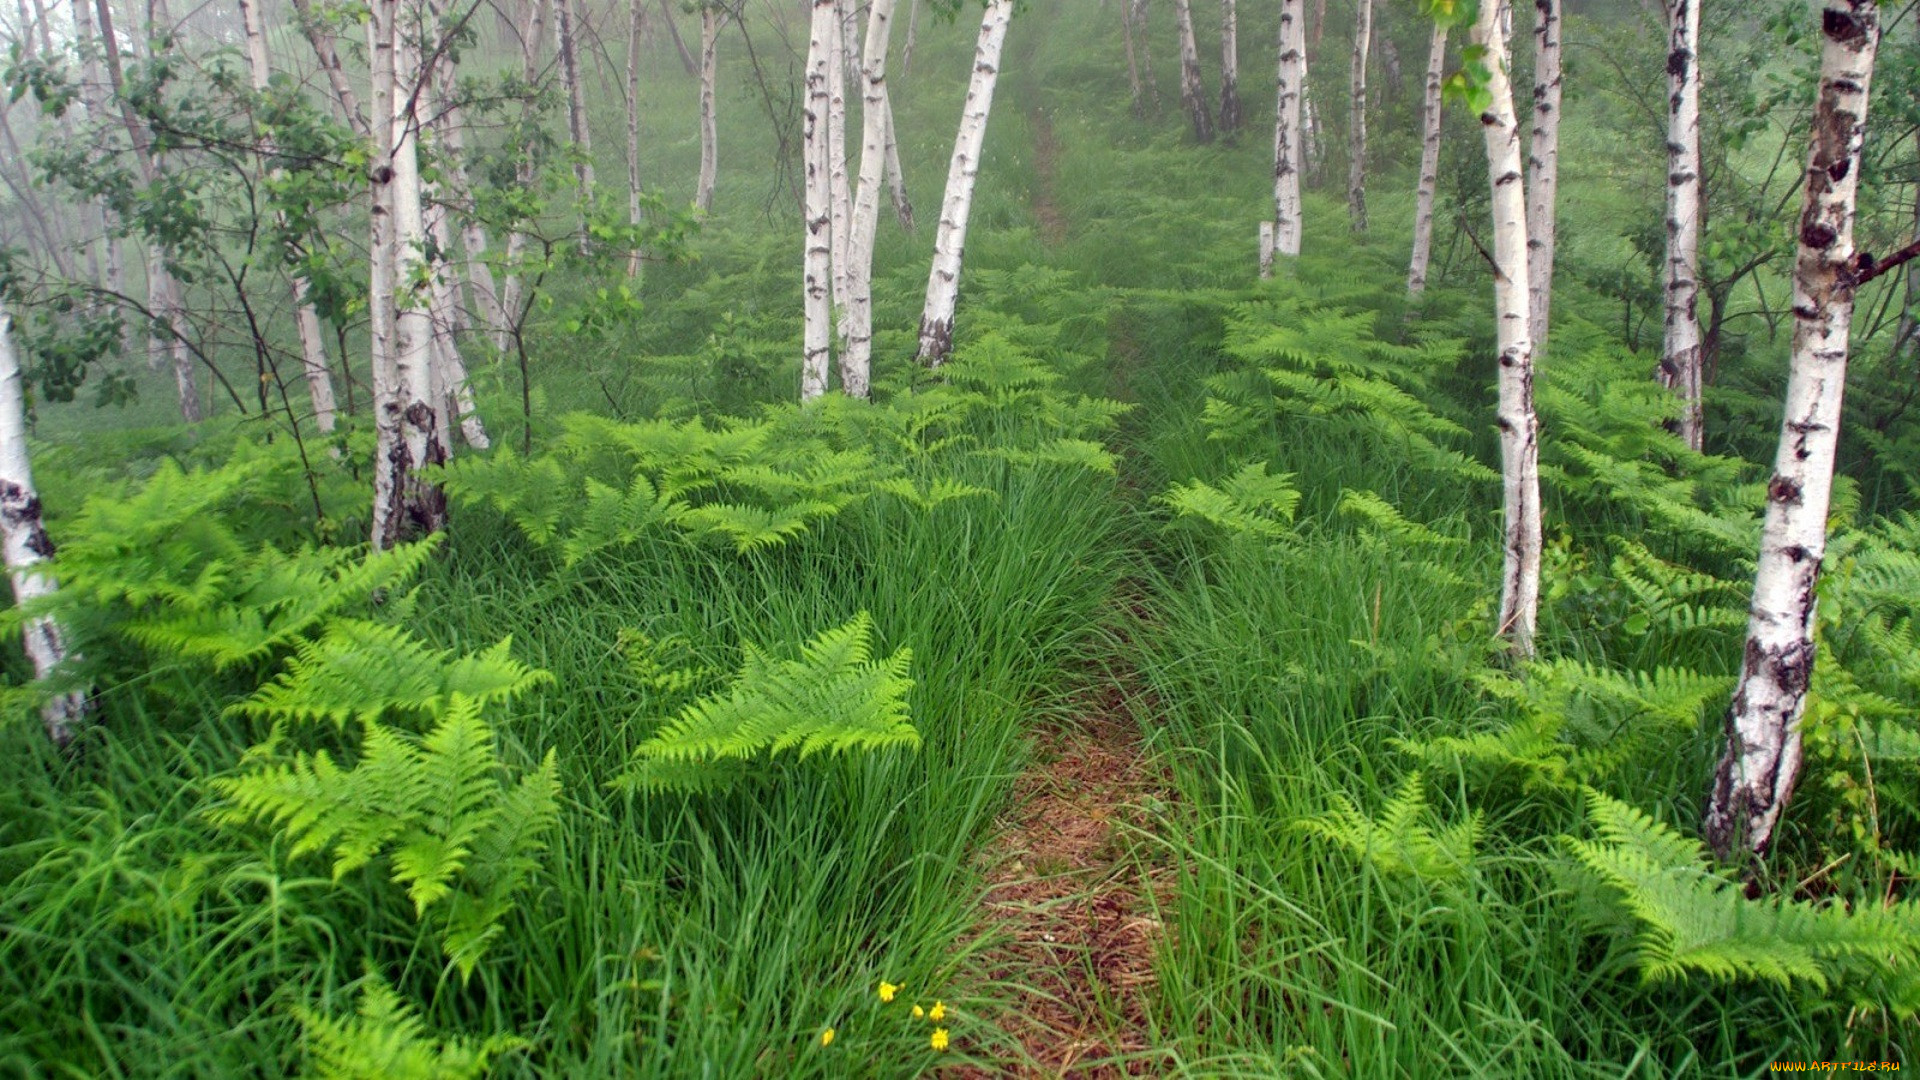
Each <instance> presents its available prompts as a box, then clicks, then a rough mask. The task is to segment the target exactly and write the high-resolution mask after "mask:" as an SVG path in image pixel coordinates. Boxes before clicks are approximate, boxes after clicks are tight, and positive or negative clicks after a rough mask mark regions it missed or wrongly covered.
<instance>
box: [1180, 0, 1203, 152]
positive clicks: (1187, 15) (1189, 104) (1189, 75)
mask: <svg viewBox="0 0 1920 1080" xmlns="http://www.w3.org/2000/svg"><path fill="white" fill-rule="evenodd" d="M1173 15H1174V22H1175V23H1176V24H1177V25H1178V27H1179V29H1180V107H1181V108H1183V109H1185V110H1187V116H1188V117H1189V118H1190V119H1191V120H1192V121H1193V137H1194V138H1195V139H1198V140H1199V141H1201V142H1203V143H1210V142H1212V141H1213V110H1212V109H1211V108H1209V107H1208V106H1207V88H1206V87H1205V86H1203V85H1201V83H1200V46H1199V44H1198V43H1196V42H1195V41H1194V37H1193V0H1173Z"/></svg>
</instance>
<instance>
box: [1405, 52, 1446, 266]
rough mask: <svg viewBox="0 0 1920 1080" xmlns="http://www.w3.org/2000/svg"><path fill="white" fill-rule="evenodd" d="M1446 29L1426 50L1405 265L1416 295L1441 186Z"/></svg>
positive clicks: (1430, 246)
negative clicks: (1408, 253)
mask: <svg viewBox="0 0 1920 1080" xmlns="http://www.w3.org/2000/svg"><path fill="white" fill-rule="evenodd" d="M1446 64H1447V26H1446V24H1444V23H1439V22H1436V23H1434V24H1433V41H1432V44H1431V45H1429V46H1428V49H1427V83H1426V90H1425V92H1424V95H1423V97H1422V105H1421V109H1420V117H1421V123H1420V127H1421V130H1422V132H1423V133H1424V134H1423V136H1422V138H1421V142H1420V186H1419V189H1418V190H1417V191H1416V192H1415V194H1414V210H1413V257H1412V259H1410V260H1409V261H1408V263H1407V292H1408V293H1409V294H1410V295H1413V296H1419V295H1420V294H1421V293H1422V292H1424V291H1426V288H1427V264H1428V262H1429V260H1430V259H1431V258H1432V254H1433V197H1434V193H1435V192H1436V191H1437V190H1438V189H1439V187H1440V132H1441V127H1440V120H1441V112H1440V86H1441V79H1442V78H1443V77H1444V76H1445V74H1446Z"/></svg>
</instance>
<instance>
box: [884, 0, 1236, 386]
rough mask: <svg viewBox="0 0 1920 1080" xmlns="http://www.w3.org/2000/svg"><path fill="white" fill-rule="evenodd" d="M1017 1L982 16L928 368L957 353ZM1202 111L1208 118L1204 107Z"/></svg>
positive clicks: (937, 242)
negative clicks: (984, 151) (974, 227)
mask: <svg viewBox="0 0 1920 1080" xmlns="http://www.w3.org/2000/svg"><path fill="white" fill-rule="evenodd" d="M1013 2H1014V0H987V11H986V14H985V16H983V17H982V18H981V20H980V39H979V42H978V43H977V44H976V45H975V47H974V54H973V80H972V82H971V83H970V84H969V85H968V86H967V100H966V104H965V105H964V106H963V107H962V111H961V114H960V132H959V134H958V135H957V136H956V137H955V139H954V143H953V159H952V161H950V162H949V163H948V165H947V194H946V198H945V200H944V201H943V202H942V203H941V206H940V225H939V228H938V229H937V230H936V231H935V233H934V239H933V269H932V271H931V272H930V273H929V274H928V276H927V300H926V305H925V307H924V308H923V309H922V311H921V313H920V353H919V359H920V361H921V362H922V363H924V364H926V365H927V366H928V367H939V366H940V365H941V364H943V363H946V360H947V357H948V356H949V355H951V354H952V352H953V313H954V309H955V307H956V306H957V305H958V304H959V300H960V265H961V256H962V254H963V253H964V252H965V250H966V244H967V216H968V214H969V212H970V211H971V210H972V208H973V182H974V178H975V177H977V176H979V174H980V147H981V145H982V144H983V143H984V142H985V141H986V137H987V114H988V113H990V112H991V111H992V110H993V88H994V84H995V83H996V82H997V81H998V80H999V78H1000V48H1001V46H1002V45H1004V44H1006V40H1007V24H1008V23H1009V22H1010V21H1011V20H1012V18H1013ZM1181 2H1182V3H1185V0H1181ZM1200 115H1201V116H1203V117H1204V116H1206V111H1205V109H1204V108H1203V109H1202V110H1201V114H1200Z"/></svg>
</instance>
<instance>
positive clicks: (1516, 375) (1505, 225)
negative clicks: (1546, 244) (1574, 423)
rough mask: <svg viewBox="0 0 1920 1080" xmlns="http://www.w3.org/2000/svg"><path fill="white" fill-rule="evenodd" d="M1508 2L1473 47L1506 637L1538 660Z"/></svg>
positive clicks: (1496, 7) (1535, 496)
mask: <svg viewBox="0 0 1920 1080" xmlns="http://www.w3.org/2000/svg"><path fill="white" fill-rule="evenodd" d="M1505 7H1506V4H1505V3H1504V2H1501V3H1485V4H1482V5H1481V7H1480V15H1479V18H1478V19H1477V20H1476V21H1475V23H1474V25H1473V43H1474V44H1475V45H1478V46H1480V47H1482V48H1484V49H1485V50H1486V60H1485V62H1486V65H1487V68H1488V70H1489V76H1488V79H1487V85H1486V90H1487V93H1488V94H1489V96H1490V97H1491V98H1492V104H1491V105H1489V106H1488V108H1487V110H1486V112H1484V113H1482V114H1481V115H1480V125H1481V129H1482V131H1483V133H1484V134H1485V136H1486V142H1487V175H1488V177H1489V179H1490V181H1491V184H1492V188H1493V262H1494V269H1493V301H1494V315H1495V318H1496V322H1497V325H1498V340H1499V347H1500V413H1499V418H1498V427H1499V429H1500V476H1501V488H1502V491H1503V494H1504V502H1505V511H1506V514H1505V517H1506V524H1505V559H1504V564H1503V566H1502V569H1501V574H1500V633H1501V634H1503V635H1505V636H1507V637H1508V638H1510V639H1511V641H1512V643H1513V650H1514V652H1515V653H1516V654H1518V655H1519V656H1522V657H1531V656H1532V655H1533V631H1534V624H1535V622H1536V619H1537V615H1538V611H1539V606H1540V424H1539V420H1538V419H1537V418H1536V417H1535V416H1534V412H1533V341H1532V339H1531V338H1529V337H1528V327H1529V321H1528V311H1527V199H1526V192H1525V190H1524V184H1523V183H1522V178H1521V171H1520V169H1521V164H1520V125H1519V122H1518V120H1517V118H1516V117H1515V116H1514V111H1513V84H1512V83H1511V82H1509V81H1508V78H1507V64H1508V60H1509V53H1508V50H1507V35H1506V32H1505V29H1504V23H1505V20H1506V18H1507V17H1508V14H1509V13H1508V12H1506V11H1505V10H1503V9H1505Z"/></svg>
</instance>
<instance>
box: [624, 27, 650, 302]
mask: <svg viewBox="0 0 1920 1080" xmlns="http://www.w3.org/2000/svg"><path fill="white" fill-rule="evenodd" d="M645 13H646V8H645V6H644V5H643V4H642V3H641V0H627V224H629V225H631V226H633V227H634V228H636V229H638V228H639V227H640V223H641V221H642V217H641V211H640V37H641V34H642V32H643V31H644V30H645V28H646V16H645ZM640 255H641V252H640V245H639V244H635V245H634V246H633V250H631V251H629V252H627V276H628V277H630V278H637V277H639V276H640Z"/></svg>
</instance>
